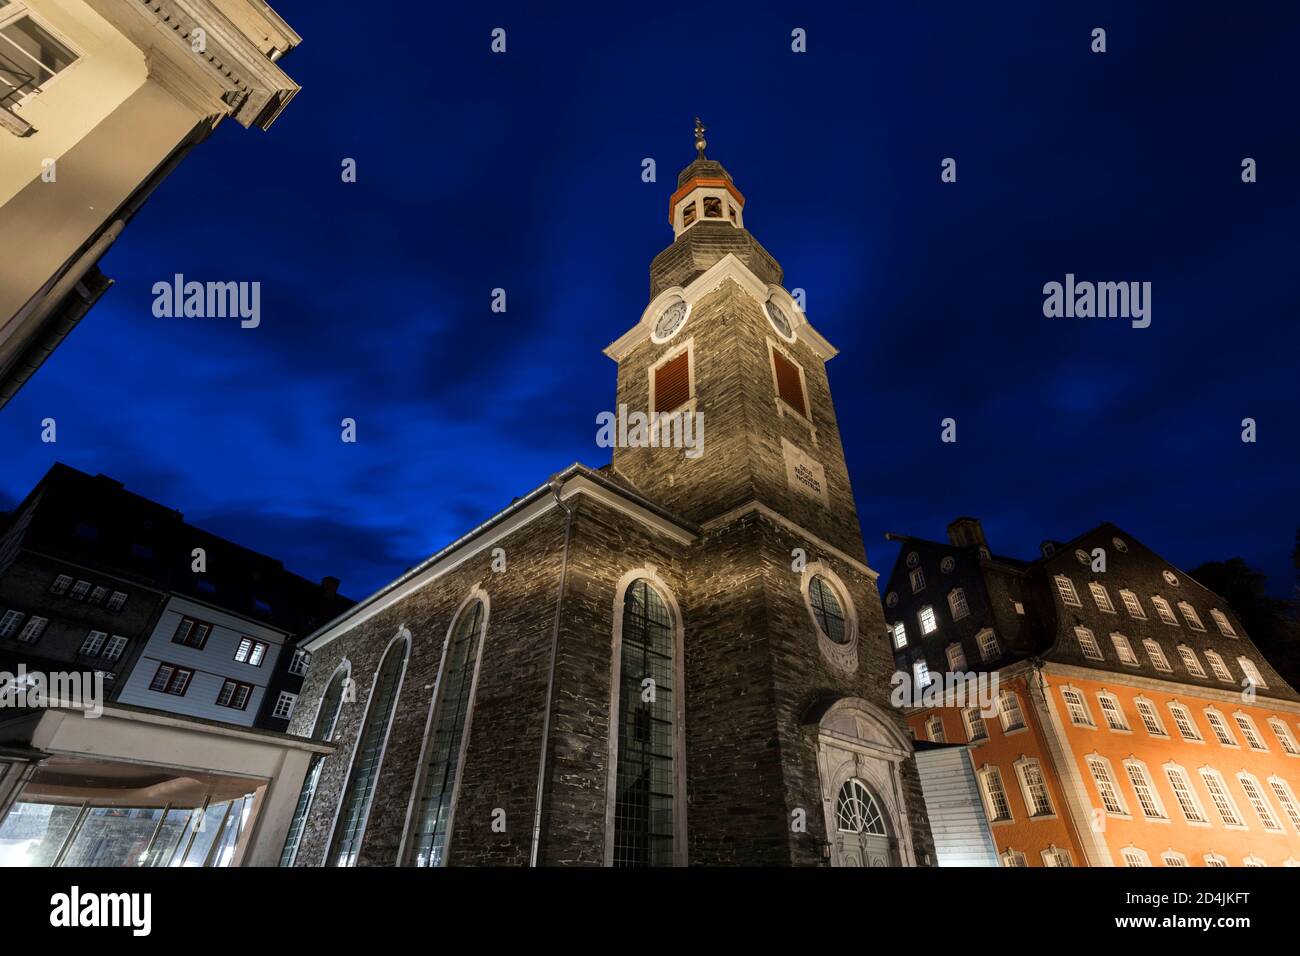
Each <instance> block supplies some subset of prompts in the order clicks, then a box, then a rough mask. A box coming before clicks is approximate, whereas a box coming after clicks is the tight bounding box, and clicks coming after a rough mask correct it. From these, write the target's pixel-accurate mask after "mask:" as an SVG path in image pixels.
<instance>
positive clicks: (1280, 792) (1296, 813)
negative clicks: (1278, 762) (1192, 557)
mask: <svg viewBox="0 0 1300 956" xmlns="http://www.w3.org/2000/svg"><path fill="white" fill-rule="evenodd" d="M1268 785H1269V787H1270V788H1272V790H1273V796H1275V797H1277V802H1278V803H1280V804H1281V805H1282V812H1283V813H1285V814H1286V817H1287V819H1288V820H1290V821H1291V826H1292V827H1294V828H1295V830H1296V832H1297V833H1300V803H1297V802H1296V798H1295V791H1294V790H1292V789H1291V784H1289V783H1287V782H1286V781H1285V780H1283V779H1282V778H1281V777H1279V776H1277V775H1274V776H1272V777H1269V778H1268Z"/></svg>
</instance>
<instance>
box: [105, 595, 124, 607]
mask: <svg viewBox="0 0 1300 956" xmlns="http://www.w3.org/2000/svg"><path fill="white" fill-rule="evenodd" d="M107 607H108V609H109V610H110V611H120V610H122V608H124V607H126V592H125V591H114V592H113V593H112V594H110V595H109V597H108V605H107Z"/></svg>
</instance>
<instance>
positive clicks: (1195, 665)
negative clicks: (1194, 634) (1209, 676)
mask: <svg viewBox="0 0 1300 956" xmlns="http://www.w3.org/2000/svg"><path fill="white" fill-rule="evenodd" d="M1178 656H1179V657H1180V658H1182V661H1183V666H1184V667H1186V668H1187V673H1189V674H1191V675H1192V676H1193V677H1204V676H1205V668H1204V667H1202V666H1201V659H1200V658H1199V657H1197V656H1196V651H1194V650H1192V649H1191V648H1190V647H1188V646H1187V645H1186V644H1179V645H1178Z"/></svg>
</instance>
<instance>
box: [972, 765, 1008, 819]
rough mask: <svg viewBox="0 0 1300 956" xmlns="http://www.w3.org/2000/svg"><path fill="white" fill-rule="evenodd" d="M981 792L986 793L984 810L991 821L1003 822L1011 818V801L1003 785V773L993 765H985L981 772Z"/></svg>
mask: <svg viewBox="0 0 1300 956" xmlns="http://www.w3.org/2000/svg"><path fill="white" fill-rule="evenodd" d="M979 778H980V792H981V793H982V794H983V795H984V810H985V812H986V813H987V814H988V818H989V822H990V823H1002V822H1003V821H1006V820H1010V819H1011V802H1010V801H1009V800H1008V799H1007V791H1006V788H1005V787H1003V786H1002V773H1001V771H999V770H998V768H997V767H994V766H992V765H989V766H985V767H983V768H982V769H981V770H980V772H979Z"/></svg>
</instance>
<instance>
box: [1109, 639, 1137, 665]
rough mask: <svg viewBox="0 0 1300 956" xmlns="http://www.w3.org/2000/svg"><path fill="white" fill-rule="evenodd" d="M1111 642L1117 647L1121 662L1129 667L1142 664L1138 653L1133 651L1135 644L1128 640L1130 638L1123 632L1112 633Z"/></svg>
mask: <svg viewBox="0 0 1300 956" xmlns="http://www.w3.org/2000/svg"><path fill="white" fill-rule="evenodd" d="M1110 642H1111V644H1113V645H1114V647H1115V653H1116V655H1117V656H1118V657H1119V660H1120V663H1121V664H1127V665H1128V666H1129V667H1139V666H1141V665H1140V663H1139V661H1138V659H1137V655H1136V654H1134V653H1133V645H1132V644H1130V643H1129V642H1128V638H1127V637H1125V636H1124V635H1123V634H1112V635H1111V636H1110Z"/></svg>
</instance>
